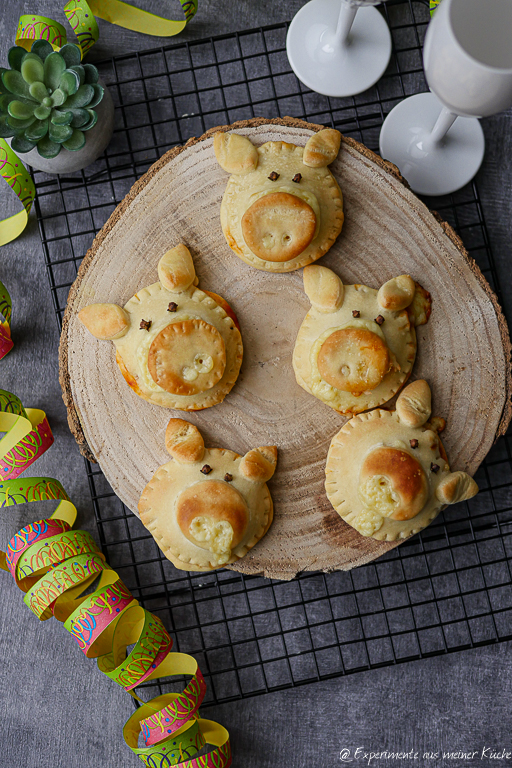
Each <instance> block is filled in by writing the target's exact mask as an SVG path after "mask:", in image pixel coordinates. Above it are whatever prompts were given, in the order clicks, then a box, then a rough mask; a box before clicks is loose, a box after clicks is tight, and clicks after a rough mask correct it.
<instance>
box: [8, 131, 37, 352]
mask: <svg viewBox="0 0 512 768" xmlns="http://www.w3.org/2000/svg"><path fill="white" fill-rule="evenodd" d="M0 174H1V175H2V177H3V178H4V179H5V181H6V182H7V184H8V185H9V186H10V188H11V189H12V190H13V192H14V193H15V194H16V195H17V196H18V197H19V200H20V203H21V204H22V206H23V210H21V211H19V212H18V213H15V214H14V215H13V216H9V218H8V219H4V220H3V221H0V245H5V244H6V243H10V242H11V240H15V239H16V238H17V237H18V236H19V235H21V233H22V232H23V230H24V229H25V227H26V226H27V221H28V215H29V213H30V209H31V208H32V203H33V202H34V197H35V196H36V188H35V186H34V182H33V181H32V178H31V176H30V174H29V172H28V171H27V169H26V168H25V166H24V165H23V163H22V162H21V160H20V159H19V157H18V155H17V154H16V153H15V152H13V150H12V149H11V148H10V146H9V145H8V143H7V142H6V140H5V139H0ZM2 288H3V289H4V291H5V288H4V287H3V286H2ZM6 293H7V292H6ZM7 296H9V294H7ZM9 303H10V299H9ZM0 311H1V312H2V314H3V315H4V317H5V314H4V312H3V309H1V310H0ZM6 319H7V318H6ZM4 354H6V353H4Z"/></svg>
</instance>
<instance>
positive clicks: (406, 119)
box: [380, 0, 512, 195]
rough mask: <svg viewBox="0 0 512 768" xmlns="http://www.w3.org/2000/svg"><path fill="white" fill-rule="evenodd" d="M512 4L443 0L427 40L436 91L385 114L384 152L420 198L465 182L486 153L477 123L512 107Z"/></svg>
mask: <svg viewBox="0 0 512 768" xmlns="http://www.w3.org/2000/svg"><path fill="white" fill-rule="evenodd" d="M511 40H512V0H442V2H441V3H440V4H439V6H438V7H437V10H436V11H435V13H434V17H433V19H432V21H431V22H430V24H429V27H428V29H427V33H426V36H425V44H424V47H423V66H424V70H425V77H426V80H427V84H428V86H429V88H430V90H431V93H420V94H416V95H414V96H410V97H409V98H407V99H404V101H402V102H400V104H398V105H397V106H396V107H395V108H394V109H393V110H392V111H391V112H390V113H389V115H388V116H387V118H386V119H385V121H384V124H383V126H382V130H381V134H380V153H381V155H382V157H383V158H385V159H386V160H390V161H391V162H392V163H394V164H395V165H397V166H398V168H399V169H400V171H401V173H402V175H403V176H404V177H405V178H406V179H407V181H408V182H409V184H410V186H411V189H412V190H413V191H414V192H417V193H419V194H423V195H443V194H449V193H451V192H455V191H456V190H457V189H460V188H461V187H463V186H464V185H465V184H467V183H468V182H469V181H471V179H472V178H473V176H474V175H475V174H476V172H477V171H478V169H479V167H480V165H481V163H482V160H483V157H484V151H485V140H484V134H483V130H482V127H481V125H480V122H479V120H478V119H477V118H479V117H485V116H489V115H494V114H496V113H497V112H501V111H502V110H504V109H507V108H508V107H510V106H511V105H512V44H511Z"/></svg>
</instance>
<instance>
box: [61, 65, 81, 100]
mask: <svg viewBox="0 0 512 768" xmlns="http://www.w3.org/2000/svg"><path fill="white" fill-rule="evenodd" d="M79 87H80V76H79V75H78V73H77V72H73V70H72V69H65V70H64V72H63V73H62V77H61V79H60V83H59V88H60V89H61V90H62V91H64V92H65V93H67V94H68V96H72V95H73V94H74V93H76V92H77V91H78V89H79Z"/></svg>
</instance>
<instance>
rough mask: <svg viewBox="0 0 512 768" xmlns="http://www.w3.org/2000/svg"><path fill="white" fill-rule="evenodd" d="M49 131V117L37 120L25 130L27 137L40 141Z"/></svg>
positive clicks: (30, 139)
mask: <svg viewBox="0 0 512 768" xmlns="http://www.w3.org/2000/svg"><path fill="white" fill-rule="evenodd" d="M47 133H48V119H46V120H36V121H35V122H34V123H32V125H31V126H30V127H29V128H27V129H26V130H25V138H26V139H28V140H29V141H39V139H42V138H43V136H46V134H47Z"/></svg>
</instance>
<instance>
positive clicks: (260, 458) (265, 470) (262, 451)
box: [240, 445, 277, 483]
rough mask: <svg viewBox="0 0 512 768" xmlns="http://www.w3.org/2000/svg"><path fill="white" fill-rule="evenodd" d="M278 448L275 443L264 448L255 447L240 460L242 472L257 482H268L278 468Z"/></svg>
mask: <svg viewBox="0 0 512 768" xmlns="http://www.w3.org/2000/svg"><path fill="white" fill-rule="evenodd" d="M276 462H277V448H276V446H275V445H266V446H264V447H262V448H254V449H253V450H252V451H249V452H248V453H246V454H245V456H244V457H243V459H242V461H241V462H240V472H241V473H242V475H244V477H246V478H247V480H253V481H254V482H255V483H266V482H267V480H270V478H271V477H272V475H273V474H274V472H275V470H276Z"/></svg>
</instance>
